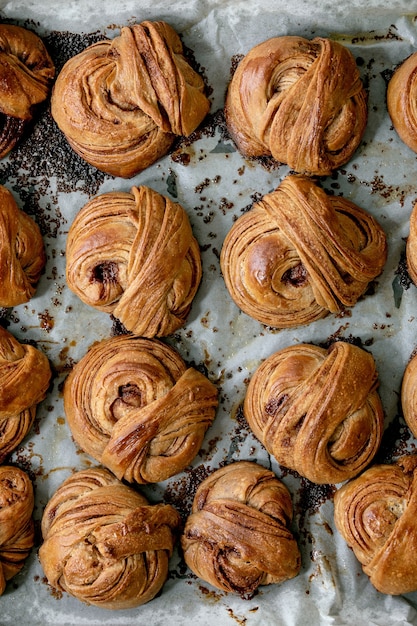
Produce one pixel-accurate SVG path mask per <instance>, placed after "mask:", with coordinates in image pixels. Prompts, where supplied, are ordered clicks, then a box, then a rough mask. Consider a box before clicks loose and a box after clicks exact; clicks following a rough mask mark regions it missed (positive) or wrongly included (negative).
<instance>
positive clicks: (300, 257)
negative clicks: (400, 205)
mask: <svg viewBox="0 0 417 626" xmlns="http://www.w3.org/2000/svg"><path fill="white" fill-rule="evenodd" d="M386 258H387V242H386V236H385V233H384V231H383V230H382V228H381V227H380V226H379V224H378V223H377V222H376V220H375V219H374V218H373V217H372V216H371V215H370V214H368V213H367V212H366V211H364V210H363V209H361V208H359V207H358V206H356V205H355V204H353V203H352V202H350V201H349V200H347V199H346V198H343V197H341V196H331V195H328V194H327V193H326V192H325V191H324V190H323V189H321V188H320V187H318V185H317V184H316V183H314V182H313V181H312V180H311V179H309V178H307V177H305V176H297V175H289V176H287V177H286V178H285V179H284V180H283V181H282V182H281V184H280V185H279V187H278V188H277V189H276V190H275V191H273V192H272V193H270V194H267V195H265V196H264V197H263V199H262V200H261V201H259V202H257V203H255V204H254V205H253V207H252V208H251V209H250V210H249V211H248V212H247V213H244V214H243V215H242V216H241V217H239V218H238V220H236V222H235V223H234V224H233V226H232V228H231V229H230V231H229V233H228V234H227V235H226V238H225V240H224V243H223V247H222V251H221V257H220V263H221V269H222V273H223V277H224V280H225V283H226V287H227V289H228V291H229V293H230V295H231V297H232V299H233V300H234V302H235V303H236V304H237V306H238V307H239V308H240V309H241V310H242V311H244V312H245V313H246V314H247V315H249V316H250V317H252V318H254V319H256V320H258V321H260V322H262V323H263V324H266V325H268V326H273V327H277V328H285V327H290V326H297V325H302V324H309V323H311V322H314V321H316V320H318V319H320V318H323V317H325V316H326V315H328V314H329V313H330V312H331V313H337V312H339V311H340V310H342V307H344V306H354V305H355V304H356V302H357V300H358V299H359V297H360V296H362V295H363V294H364V293H365V292H366V289H367V288H368V285H369V283H370V282H371V281H372V280H373V279H375V278H376V277H377V276H378V275H379V274H380V273H381V272H382V270H383V267H384V264H385V261H386Z"/></svg>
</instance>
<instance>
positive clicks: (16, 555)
mask: <svg viewBox="0 0 417 626" xmlns="http://www.w3.org/2000/svg"><path fill="white" fill-rule="evenodd" d="M33 507H34V495H33V486H32V483H31V481H30V479H29V477H28V475H27V474H26V472H24V471H23V470H21V469H19V468H18V467H14V466H12V465H0V595H2V593H3V592H4V590H5V588H6V583H7V581H8V580H10V579H11V578H13V576H15V575H16V574H17V573H18V572H20V570H21V569H22V567H23V565H24V564H25V561H26V559H27V557H28V556H29V553H30V551H31V549H32V548H33V546H34V543H35V532H34V522H33V518H32V513H33Z"/></svg>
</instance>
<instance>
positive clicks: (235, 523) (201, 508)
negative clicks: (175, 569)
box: [181, 461, 301, 597]
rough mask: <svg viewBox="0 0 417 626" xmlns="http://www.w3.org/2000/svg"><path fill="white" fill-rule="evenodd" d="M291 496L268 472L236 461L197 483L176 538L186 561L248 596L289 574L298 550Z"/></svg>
mask: <svg viewBox="0 0 417 626" xmlns="http://www.w3.org/2000/svg"><path fill="white" fill-rule="evenodd" d="M292 514H293V512H292V502H291V496H290V493H289V491H288V490H287V488H286V487H285V485H284V484H283V483H282V482H281V481H279V480H278V479H277V478H276V476H275V475H274V474H273V472H271V471H269V470H267V469H265V468H263V467H262V466H260V465H258V464H257V463H252V462H249V461H238V462H236V463H233V464H231V465H228V466H225V467H223V468H221V469H219V470H217V471H215V472H214V473H213V474H212V475H211V476H209V477H208V478H206V479H205V480H204V481H203V482H202V483H201V484H200V485H199V487H198V489H197V492H196V494H195V497H194V502H193V507H192V512H191V514H190V516H189V517H188V519H187V521H186V524H185V528H184V532H183V535H182V536H181V544H182V548H183V551H184V559H185V562H186V563H187V565H188V567H189V568H190V569H191V570H192V571H193V572H194V573H195V574H196V575H197V576H199V577H200V578H202V579H203V580H205V581H206V582H208V583H210V584H212V585H213V586H215V587H217V588H218V589H222V590H224V591H230V592H234V593H238V594H239V595H241V596H244V597H248V596H251V595H253V593H254V592H255V591H256V589H257V588H258V587H259V586H260V585H269V584H273V583H282V582H283V581H285V580H288V579H290V578H293V577H294V576H296V575H297V574H298V572H299V569H300V565H301V557H300V552H299V549H298V546H297V542H296V541H295V539H294V537H293V535H292V533H291V531H290V529H289V526H290V523H291V520H292Z"/></svg>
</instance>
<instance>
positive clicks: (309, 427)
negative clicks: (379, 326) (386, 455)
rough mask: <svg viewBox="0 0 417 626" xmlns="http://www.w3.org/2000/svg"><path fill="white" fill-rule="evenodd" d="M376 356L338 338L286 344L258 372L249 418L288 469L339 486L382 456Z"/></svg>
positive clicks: (246, 412) (251, 389)
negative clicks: (322, 345)
mask: <svg viewBox="0 0 417 626" xmlns="http://www.w3.org/2000/svg"><path fill="white" fill-rule="evenodd" d="M377 386H378V374H377V371H376V365H375V361H374V359H373V357H372V355H371V354H370V353H368V352H367V351H365V350H363V349H362V348H359V347H357V346H354V345H352V344H349V343H347V342H343V341H338V342H336V343H333V344H332V345H331V346H330V348H329V349H328V350H326V349H324V348H320V347H318V346H314V345H310V344H298V345H294V346H290V347H288V348H284V349H282V350H279V351H278V352H275V353H274V354H272V355H271V356H269V357H268V358H267V359H265V361H263V363H262V364H261V365H260V366H259V367H258V369H257V370H256V371H255V373H254V374H253V376H252V378H251V380H250V382H249V385H248V388H247V393H246V396H245V400H244V415H245V417H246V419H247V421H248V424H249V426H250V427H251V429H252V431H253V433H254V434H255V436H256V437H257V438H258V439H259V440H260V441H261V442H262V443H263V445H264V446H265V448H266V449H267V451H268V452H269V453H270V454H272V455H273V456H274V457H275V459H276V460H277V461H278V462H279V463H280V464H281V465H283V466H285V467H288V468H290V469H293V470H295V471H297V472H298V473H299V474H300V475H301V476H304V477H305V478H308V479H309V480H310V481H312V482H314V483H318V484H320V483H339V482H342V481H344V480H347V479H348V478H352V477H353V476H355V475H357V474H359V472H361V471H362V470H363V469H365V467H366V466H367V465H369V463H370V462H371V461H372V459H373V457H374V456H375V454H376V452H377V450H378V448H379V446H380V443H381V438H382V433H383V427H384V414H383V408H382V404H381V400H380V398H379V395H378V393H377Z"/></svg>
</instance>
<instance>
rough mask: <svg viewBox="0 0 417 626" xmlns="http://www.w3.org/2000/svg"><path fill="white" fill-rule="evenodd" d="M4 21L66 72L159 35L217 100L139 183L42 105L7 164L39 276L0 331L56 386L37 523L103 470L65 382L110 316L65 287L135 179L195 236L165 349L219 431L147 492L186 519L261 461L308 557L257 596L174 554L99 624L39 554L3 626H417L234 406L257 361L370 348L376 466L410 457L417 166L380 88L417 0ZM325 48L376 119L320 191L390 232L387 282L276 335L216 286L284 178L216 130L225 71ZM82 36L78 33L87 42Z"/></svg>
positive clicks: (415, 39)
mask: <svg viewBox="0 0 417 626" xmlns="http://www.w3.org/2000/svg"><path fill="white" fill-rule="evenodd" d="M0 19H1V20H2V21H11V22H12V23H17V24H20V25H22V26H26V27H28V28H31V29H32V30H34V31H35V32H37V33H38V34H39V35H40V36H42V37H43V38H44V41H45V43H46V44H47V46H48V48H49V50H50V52H51V54H52V56H53V57H54V60H55V62H56V65H57V69H58V70H59V69H60V67H62V64H63V62H64V61H65V60H66V59H67V58H69V57H70V56H72V55H73V54H75V53H76V52H78V51H79V50H81V49H83V48H84V47H86V46H87V45H88V44H89V43H91V42H92V41H93V40H94V38H98V37H102V36H107V37H114V36H115V35H116V34H118V31H119V28H120V26H123V25H125V24H133V23H134V22H140V21H142V20H144V19H162V20H166V21H167V22H169V23H170V24H171V25H172V26H173V27H174V28H175V29H176V30H177V32H178V33H179V34H180V35H181V37H182V40H183V42H184V44H185V45H186V46H187V47H188V48H189V49H191V50H192V51H193V54H194V57H195V61H196V63H197V64H198V66H199V68H200V70H201V72H202V73H203V75H204V77H205V80H206V82H207V85H208V86H209V88H210V100H211V103H212V105H211V112H210V115H209V117H208V118H207V120H206V121H205V122H204V123H203V125H202V127H201V128H200V129H199V130H198V131H197V132H195V133H194V134H193V135H192V137H191V138H189V139H188V140H183V141H179V142H177V143H176V144H175V146H174V147H173V149H172V150H171V152H170V154H168V155H167V156H166V157H164V158H163V159H161V160H160V161H159V162H158V163H156V164H155V165H153V166H152V167H150V168H148V169H147V170H145V171H144V172H142V173H141V174H139V175H138V176H136V177H135V178H133V179H131V180H124V179H119V178H113V177H111V176H107V175H104V174H102V173H100V172H98V171H97V170H95V169H94V168H92V167H90V166H88V165H87V164H85V163H83V162H82V161H81V160H80V159H79V158H78V157H77V156H76V155H74V154H73V153H72V151H71V150H70V149H69V148H68V146H67V144H66V142H65V140H64V139H63V137H62V135H61V134H60V132H59V131H58V129H57V128H56V126H55V125H54V123H53V121H52V119H51V117H50V112H49V105H48V104H47V105H45V106H44V108H43V110H42V111H41V112H40V114H39V116H38V119H37V121H36V122H35V124H34V125H33V128H32V129H31V132H30V133H29V134H28V136H27V138H26V139H25V140H24V141H23V142H22V143H21V144H20V145H19V146H18V147H17V148H15V150H14V151H13V152H12V153H11V154H10V155H9V156H8V157H7V158H6V159H4V160H3V161H2V162H0V183H1V184H4V185H6V186H7V187H8V188H9V189H10V190H11V191H12V192H13V194H14V196H15V198H16V200H17V201H18V204H19V206H20V207H21V208H23V209H24V210H25V211H27V212H28V213H29V214H31V215H32V216H33V217H34V219H35V220H36V221H37V222H38V223H39V225H40V226H41V230H42V234H43V236H44V241H45V245H46V249H47V257H48V261H47V266H46V269H45V272H44V275H43V276H42V279H41V282H40V284H39V288H38V291H37V294H36V296H35V297H34V298H33V299H32V300H31V302H30V303H28V304H25V305H21V306H19V307H16V308H14V309H13V310H2V311H1V323H2V324H3V325H5V326H7V328H8V329H9V330H10V331H11V332H12V333H13V334H14V335H15V336H16V337H17V338H18V339H20V340H21V341H23V342H29V341H30V342H33V343H34V344H35V345H37V346H38V347H39V348H40V349H41V350H43V351H44V352H45V353H46V354H47V356H48V357H49V359H50V362H51V366H52V368H53V372H54V378H53V384H52V386H51V389H50V392H49V393H48V396H47V398H46V399H45V401H44V402H43V403H42V404H41V405H40V406H39V408H38V412H37V418H36V422H35V425H34V427H33V428H32V430H31V432H30V434H29V435H28V436H27V437H26V439H25V440H24V441H23V442H22V444H21V445H20V446H19V448H18V450H16V451H15V452H14V453H13V455H12V456H11V457H10V462H12V463H16V464H18V465H19V466H20V467H22V468H23V469H26V470H27V471H28V472H29V474H30V476H31V478H32V480H33V482H34V486H35V493H36V506H35V512H34V516H35V520H36V522H37V526H38V531H39V521H40V518H41V516H42V511H43V508H44V506H45V504H46V502H47V501H48V499H49V497H50V496H51V495H52V494H53V492H54V491H55V490H56V488H57V487H58V486H59V485H60V483H61V482H62V481H63V480H64V479H65V478H66V477H67V476H68V475H69V474H70V473H71V472H73V471H74V470H78V469H82V468H85V467H89V466H91V465H95V464H96V463H95V462H94V461H93V460H92V459H91V458H89V457H88V455H85V454H84V453H82V452H81V451H80V450H79V449H77V448H76V446H75V444H74V442H73V440H72V438H71V434H70V431H69V428H68V426H67V424H66V421H65V415H64V410H63V405H62V385H63V381H64V380H65V377H66V375H67V374H68V371H69V370H70V368H71V367H72V365H73V364H74V363H75V362H77V361H78V360H79V359H80V358H81V357H82V356H83V354H85V352H86V351H87V349H88V347H89V346H91V345H92V344H93V343H94V342H96V341H98V340H100V339H103V338H105V337H108V336H110V335H111V334H114V333H117V332H118V325H117V323H116V321H115V320H114V319H112V318H111V317H110V316H108V315H106V314H104V313H99V312H97V311H95V310H93V309H90V308H89V307H87V306H86V305H84V304H82V303H81V302H80V301H79V300H78V299H77V298H76V296H74V295H73V294H72V293H71V292H70V291H69V289H68V288H67V286H66V284H65V242H66V235H67V233H68V229H69V227H70V225H71V222H72V220H73V219H74V216H75V214H76V213H77V212H78V210H79V209H80V208H81V207H82V206H83V204H84V203H85V202H86V201H87V200H89V199H90V198H91V197H93V196H94V195H96V194H97V193H103V192H106V191H110V190H126V191H128V190H129V189H130V188H131V186H132V185H139V184H145V185H148V186H150V187H152V188H153V189H155V190H156V191H159V192H160V193H163V194H165V195H168V196H169V197H171V198H172V199H174V200H176V201H178V202H180V203H181V204H182V206H183V207H184V208H185V209H186V211H187V213H188V215H189V218H190V221H191V224H192V227H193V230H194V233H195V235H196V237H197V239H198V240H199V243H200V246H201V250H202V259H203V271H204V276H203V282H202V285H201V287H200V290H199V292H198V295H197V297H196V299H195V301H194V304H193V308H192V311H191V314H190V316H189V319H188V321H187V324H186V325H185V327H184V328H183V329H181V330H180V331H178V332H177V333H176V334H175V335H174V336H171V337H169V338H167V339H166V341H167V342H168V343H170V344H171V345H173V346H174V347H175V348H176V349H177V350H178V351H179V352H180V354H181V355H182V356H183V358H184V359H185V360H186V361H187V362H188V363H190V364H194V365H195V366H197V367H199V368H202V369H203V371H205V372H206V373H207V375H208V377H209V378H210V379H211V380H212V381H213V382H214V383H215V384H216V385H218V387H219V390H220V404H219V409H218V412H217V416H216V420H215V423H214V425H213V426H212V427H211V428H210V430H209V431H208V433H207V436H206V438H205V441H204V444H203V447H202V449H201V451H200V452H199V454H198V455H197V457H196V459H195V460H194V462H193V463H192V465H191V466H190V467H189V468H187V470H186V471H184V472H183V473H181V474H180V475H178V476H175V477H173V478H171V479H170V480H168V481H166V482H165V483H161V484H158V485H154V486H149V487H146V488H143V492H144V493H145V495H147V496H148V498H149V499H150V500H151V501H152V502H158V501H162V500H164V501H166V502H170V503H171V504H173V505H174V506H176V507H177V508H178V510H179V511H180V512H181V514H182V515H183V516H184V517H185V516H186V515H187V513H188V512H189V510H190V506H191V502H192V496H193V494H194V491H195V488H196V486H197V485H198V484H199V482H200V481H201V480H202V479H203V478H204V477H205V476H207V475H208V474H209V473H210V472H211V471H213V470H215V469H216V468H217V467H219V465H220V464H222V463H225V462H232V461H236V460H238V459H247V460H253V461H257V462H259V463H261V464H263V465H265V466H266V467H270V468H271V469H272V470H273V471H274V472H275V473H276V475H277V476H278V477H279V478H281V479H282V480H283V482H284V483H285V484H286V485H287V487H288V488H289V490H290V492H291V495H292V498H293V503H294V523H293V531H294V533H295V534H296V537H297V539H298V542H299V545H300V549H301V552H302V569H301V571H300V574H299V575H298V576H297V578H295V579H293V580H291V581H287V582H285V583H283V584H281V585H274V586H269V587H262V588H261V589H260V590H259V593H257V595H255V596H254V597H253V598H251V599H242V598H240V597H236V596H233V595H230V594H226V593H222V592H219V591H218V590H216V589H214V588H213V587H211V586H210V585H208V584H206V583H204V582H203V581H201V580H199V579H197V578H196V577H195V576H193V575H192V574H191V572H190V571H189V570H188V569H187V568H186V567H185V565H184V563H183V562H182V560H181V557H180V555H179V553H178V552H175V554H174V556H173V558H172V560H171V565H170V575H169V578H168V580H167V582H166V584H165V586H164V588H163V590H162V593H161V594H160V595H159V597H157V598H155V599H154V600H152V601H151V602H150V603H148V604H147V605H144V606H142V607H138V608H137V609H132V610H130V611H106V610H103V609H97V608H95V607H88V606H85V605H83V604H81V603H80V602H79V601H77V600H76V599H74V598H71V597H69V596H68V595H67V594H64V595H62V596H61V595H60V594H57V593H54V592H53V591H52V590H51V588H50V587H49V586H48V584H47V583H46V581H45V578H44V576H43V572H42V569H41V567H40V564H39V561H38V557H37V548H38V547H39V540H40V539H39V536H38V544H37V547H36V548H35V549H34V550H33V551H32V554H31V556H30V557H29V559H28V561H27V563H26V565H25V567H24V568H23V570H22V571H21V573H20V574H18V575H17V576H16V577H15V578H14V579H13V580H12V581H11V582H10V583H9V584H8V586H7V590H6V592H5V593H4V595H3V596H2V597H1V598H0V625H1V626H5V625H6V624H33V625H37V624H39V625H41V624H42V625H43V626H46V625H49V624H50V625H54V626H58V625H64V624H65V625H68V626H75V625H76V624H77V625H85V624H88V625H95V624H109V625H112V626H116V625H119V624H120V625H122V624H123V625H129V624H152V625H153V626H160V625H162V624H166V623H169V624H173V625H177V624H178V625H180V624H181V625H185V626H187V625H188V624H193V625H195V626H212V625H218V624H222V625H227V624H230V625H236V624H238V625H240V626H243V625H245V626H255V625H262V626H275V625H276V626H281V625H282V626H284V625H285V626H287V625H294V626H299V625H303V624H309V625H310V626H311V625H315V624H337V625H341V624H355V625H358V626H360V625H362V624H366V625H369V624H378V625H381V626H382V625H387V626H388V625H389V626H392V625H396V624H417V612H416V606H417V593H413V594H409V595H407V596H403V597H402V596H400V597H392V596H385V595H382V594H380V593H378V592H377V591H375V589H374V588H373V587H372V585H371V584H370V583H369V581H368V579H367V577H366V576H365V575H364V574H363V573H362V571H361V567H360V565H359V563H358V562H357V561H356V559H355V557H354V556H353V553H352V552H351V550H350V549H349V548H347V546H346V545H345V543H344V542H343V540H342V539H341V537H340V536H339V535H338V533H337V531H336V529H335V527H334V523H333V500H332V499H333V494H334V491H335V489H336V487H335V486H334V485H326V486H316V485H312V484H311V483H309V482H308V481H306V480H305V479H302V478H300V477H299V476H298V475H297V474H296V473H294V472H290V471H288V470H286V469H285V468H283V467H280V466H279V465H278V464H277V463H276V462H275V461H274V459H273V458H271V457H270V456H269V455H268V454H267V453H266V451H265V449H264V448H263V447H262V446H261V445H260V444H259V442H258V441H257V440H256V439H255V438H254V437H253V435H252V434H251V433H250V431H249V429H248V426H247V424H246V422H245V420H244V419H243V416H242V411H241V405H242V401H243V398H244V395H245V390H246V385H247V382H248V380H249V379H250V376H251V375H252V373H253V372H254V370H255V369H256V368H257V366H258V365H259V364H260V363H261V361H262V359H264V358H265V357H267V356H269V355H270V354H272V352H274V351H276V350H279V349H281V348H283V347H286V346H288V345H292V344H296V343H299V342H311V343H320V344H326V343H328V342H329V341H331V340H332V339H337V338H338V339H348V340H351V341H355V342H357V343H358V344H359V345H362V346H363V347H365V348H366V349H367V350H369V351H371V352H372V354H373V356H374V358H375V360H376V363H377V367H378V371H379V378H380V388H379V391H380V395H381V398H382V401H383V405H384V410H385V426H386V431H385V435H384V440H383V444H382V446H381V450H380V453H379V454H378V457H377V459H375V461H377V460H378V461H385V460H391V459H393V458H396V457H398V456H399V455H400V454H402V453H404V452H407V451H409V452H414V451H415V449H416V442H415V440H414V438H413V437H412V435H411V434H410V432H409V431H408V429H407V428H406V426H405V423H404V420H403V417H402V415H401V407H400V406H399V390H400V385H401V380H402V376H403V372H404V368H405V365H406V363H407V361H408V359H409V358H410V355H411V353H412V352H413V350H414V349H415V348H416V346H417V333H416V327H417V316H416V313H417V289H416V288H415V287H414V286H413V285H411V284H410V281H409V280H408V277H407V274H406V271H405V264H404V250H405V240H406V237H407V235H408V232H409V216H410V212H411V209H412V206H413V204H414V202H415V201H416V200H417V156H416V155H415V154H414V153H412V152H411V150H409V149H408V148H407V147H406V146H405V145H404V144H403V143H402V142H401V141H400V140H399V138H398V136H397V135H396V133H395V131H394V130H393V128H392V125H391V122H390V119H389V116H388V113H387V110H386V100H385V92H386V85H387V81H388V80H389V77H390V76H391V74H392V71H393V70H394V68H395V67H396V65H397V64H398V63H400V62H401V61H402V60H403V59H404V58H405V57H406V56H408V55H409V54H410V53H411V52H413V51H414V50H415V49H417V2H409V1H407V0H401V1H397V2H389V1H388V0H387V1H386V2H377V1H375V0H372V1H370V2H369V1H368V2H366V3H362V2H360V1H358V0H356V1H338V2H333V0H331V1H330V0H327V1H324V2H319V0H316V1H314V2H312V1H308V0H303V1H298V2H291V3H290V2H288V1H287V0H285V1H284V0H275V1H272V0H271V1H270V2H268V1H267V0H261V1H258V2H245V1H244V0H240V1H239V0H229V1H225V2H220V1H219V0H205V1H198V0H184V1H182V2H177V3H176V2H172V1H169V2H168V1H166V0H153V2H152V3H148V2H146V3H145V2H138V1H135V2H133V1H130V0H122V1H119V2H118V3H115V2H113V1H109V0H104V1H92V0H80V1H78V2H76V1H71V0H68V1H67V2H65V3H60V2H56V1H55V2H53V1H51V0H44V1H43V2H35V1H30V0H26V1H14V2H5V1H4V0H3V1H0ZM285 34H298V35H302V36H305V37H307V38H312V37H314V36H325V37H331V38H335V39H337V40H338V41H340V42H342V43H343V44H345V45H346V46H348V47H349V48H350V49H351V50H352V52H353V54H354V55H355V57H356V59H357V62H358V65H359V67H360V70H361V74H362V78H363V80H364V83H365V85H366V87H367V89H368V92H369V122H368V126H367V129H366V133H365V136H364V139H363V142H362V144H361V146H360V148H359V149H358V150H357V152H356V154H355V155H354V157H353V158H352V160H351V161H350V162H349V163H348V164H346V166H344V167H343V168H340V169H339V170H338V171H337V172H335V173H334V175H332V176H329V177H327V178H323V179H321V180H320V184H322V185H323V187H324V188H325V189H326V190H327V191H329V192H330V193H334V194H343V195H344V196H346V197H349V198H350V199H351V200H352V201H354V202H355V203H356V204H358V205H359V206H362V207H363V208H364V209H366V210H367V211H369V212H370V213H372V214H373V215H374V216H375V217H376V218H377V219H378V221H379V222H380V223H381V225H382V226H383V228H384V230H385V232H386V233H387V236H388V243H389V255H388V261H387V263H386V266H385V269H384V272H383V274H382V275H381V276H380V277H379V278H378V279H377V280H376V281H375V283H374V285H373V288H372V289H371V290H370V291H369V292H368V294H367V295H366V296H365V297H363V298H362V299H361V300H360V302H358V303H357V305H356V306H355V307H354V308H353V309H349V310H346V311H344V312H343V313H342V314H340V315H337V316H335V315H332V316H329V317H327V318H326V319H324V320H321V321H318V322H315V323H314V324H311V325H309V326H306V327H299V328H296V329H288V330H273V329H270V328H267V327H265V326H263V325H262V324H259V323H258V322H255V321H254V320H251V319H250V318H249V317H248V316H246V315H245V314H243V313H241V312H240V311H239V310H238V308H237V307H236V306H235V305H234V303H233V302H232V300H231V299H230V297H229V295H228V293H227V291H226V289H225V286H224V282H223V279H222V276H221V273H220V267H219V253H220V250H221V246H222V242H223V239H224V236H225V234H226V232H227V231H228V230H229V228H230V227H231V225H232V223H233V221H234V219H236V218H237V217H238V216H239V215H241V213H242V211H244V210H247V209H248V208H249V207H250V206H251V204H252V203H253V201H254V200H256V199H257V198H260V197H261V196H262V195H263V194H264V193H267V192H269V191H271V190H272V189H274V188H275V187H277V186H278V184H279V183H280V181H281V180H282V179H283V178H284V176H285V175H286V174H287V173H288V168H287V167H286V166H284V165H275V166H274V165H272V164H271V163H269V162H268V161H250V160H248V159H244V158H243V157H242V156H241V155H240V154H239V153H238V152H237V151H236V150H235V148H234V145H233V143H232V142H231V141H230V139H229V138H228V136H227V133H225V127H224V119H223V115H222V109H223V104H224V95H225V91H226V87H227V84H228V82H229V79H230V75H231V71H232V68H233V66H234V65H235V64H236V62H237V60H238V59H239V55H244V54H245V53H247V52H248V51H249V49H250V48H251V47H252V46H253V45H255V44H257V43H259V42H261V41H263V40H265V39H267V38H268V37H271V36H276V35H285ZM87 35H88V36H87Z"/></svg>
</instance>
